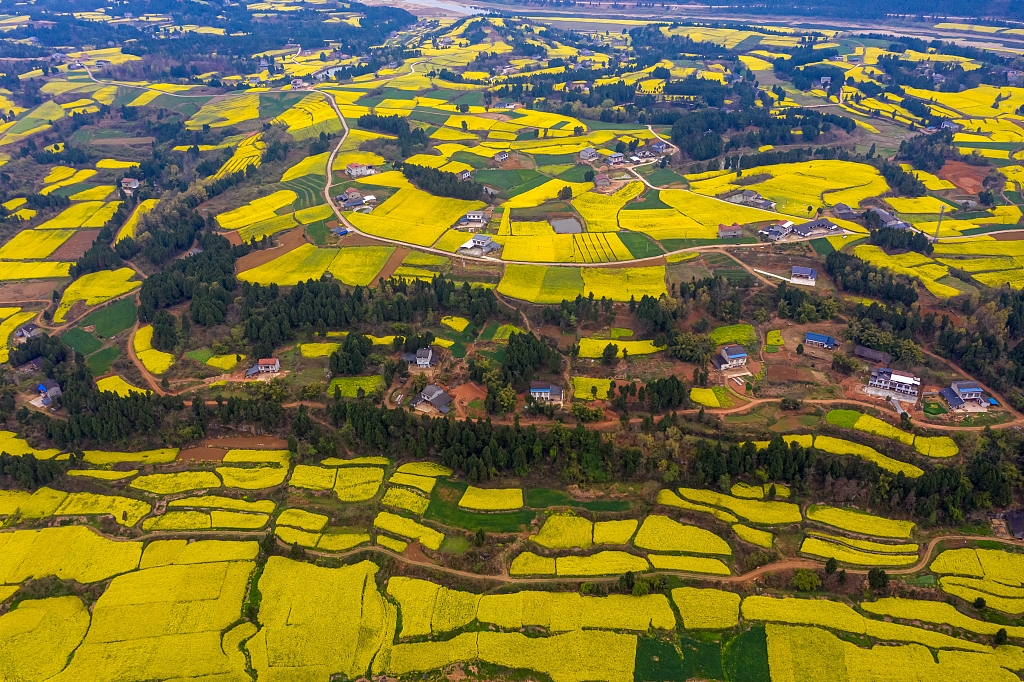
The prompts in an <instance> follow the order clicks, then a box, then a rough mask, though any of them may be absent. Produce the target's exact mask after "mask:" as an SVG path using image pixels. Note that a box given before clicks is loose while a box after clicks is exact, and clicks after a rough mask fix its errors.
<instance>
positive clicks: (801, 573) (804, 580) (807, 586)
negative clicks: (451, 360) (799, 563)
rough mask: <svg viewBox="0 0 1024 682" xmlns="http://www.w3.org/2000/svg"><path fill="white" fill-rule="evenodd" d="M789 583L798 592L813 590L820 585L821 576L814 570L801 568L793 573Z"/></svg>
mask: <svg viewBox="0 0 1024 682" xmlns="http://www.w3.org/2000/svg"><path fill="white" fill-rule="evenodd" d="M791 584H792V585H793V587H794V588H795V589H796V590H797V591H799V592H814V591H815V590H816V589H818V588H819V587H821V578H819V577H818V574H817V573H816V572H814V571H811V570H809V569H806V568H801V569H797V572H796V573H795V574H794V575H793V581H792V583H791Z"/></svg>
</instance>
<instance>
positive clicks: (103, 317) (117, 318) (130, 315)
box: [78, 298, 137, 338]
mask: <svg viewBox="0 0 1024 682" xmlns="http://www.w3.org/2000/svg"><path fill="white" fill-rule="evenodd" d="M136 314H137V309H136V307H135V300H134V299H132V298H122V299H121V300H119V301H115V302H114V303H111V304H110V305H108V306H105V307H103V308H100V309H99V310H97V311H95V312H91V313H89V314H88V315H86V316H85V317H84V318H83V319H82V321H81V322H80V323H79V325H78V326H79V327H88V326H90V325H94V326H95V327H96V334H97V335H99V336H100V337H101V338H109V337H111V336H113V335H114V334H117V333H119V332H122V331H124V330H125V329H128V328H129V327H131V326H132V325H133V324H135V318H136Z"/></svg>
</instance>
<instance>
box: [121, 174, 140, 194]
mask: <svg viewBox="0 0 1024 682" xmlns="http://www.w3.org/2000/svg"><path fill="white" fill-rule="evenodd" d="M138 188H139V181H138V179H136V178H122V179H121V189H122V190H124V193H125V194H127V195H128V196H131V195H132V192H134V191H135V190H137V189H138Z"/></svg>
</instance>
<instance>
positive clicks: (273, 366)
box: [256, 358, 281, 374]
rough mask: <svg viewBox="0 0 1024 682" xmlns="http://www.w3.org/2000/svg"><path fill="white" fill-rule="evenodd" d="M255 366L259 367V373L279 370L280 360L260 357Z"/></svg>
mask: <svg viewBox="0 0 1024 682" xmlns="http://www.w3.org/2000/svg"><path fill="white" fill-rule="evenodd" d="M256 367H257V368H258V369H259V371H260V374H264V373H269V372H280V371H281V361H280V360H278V359H277V358H262V359H260V361H259V362H257V363H256Z"/></svg>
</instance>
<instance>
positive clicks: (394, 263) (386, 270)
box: [377, 246, 409, 279]
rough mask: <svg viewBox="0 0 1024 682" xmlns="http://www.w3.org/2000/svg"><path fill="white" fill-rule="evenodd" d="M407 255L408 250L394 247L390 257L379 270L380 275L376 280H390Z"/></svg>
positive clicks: (402, 247)
mask: <svg viewBox="0 0 1024 682" xmlns="http://www.w3.org/2000/svg"><path fill="white" fill-rule="evenodd" d="M408 255H409V249H407V248H405V247H404V246H399V247H396V248H395V250H394V251H393V252H392V253H391V257H390V258H388V262H387V263H385V264H384V267H383V268H381V271H380V273H378V275H377V279H382V278H383V279H391V276H392V275H394V274H395V270H397V269H398V267H399V266H400V265H401V264H402V261H403V260H405V257H406V256H408Z"/></svg>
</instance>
